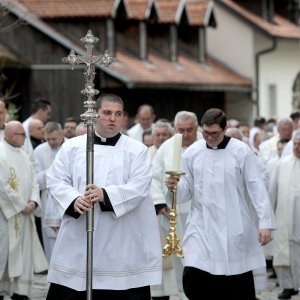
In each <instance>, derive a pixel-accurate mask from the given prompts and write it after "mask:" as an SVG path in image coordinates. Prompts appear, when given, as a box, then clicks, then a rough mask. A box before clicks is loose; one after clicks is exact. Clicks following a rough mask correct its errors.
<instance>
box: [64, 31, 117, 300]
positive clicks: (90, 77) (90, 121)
mask: <svg viewBox="0 0 300 300" xmlns="http://www.w3.org/2000/svg"><path fill="white" fill-rule="evenodd" d="M80 41H81V42H83V43H84V44H85V48H86V50H87V52H86V56H80V55H76V54H75V52H74V50H71V52H70V54H69V55H68V56H67V57H64V58H63V59H62V61H63V62H64V63H69V64H71V65H72V70H73V69H74V66H75V65H79V64H84V65H85V72H84V78H85V88H84V89H83V90H82V91H81V93H82V94H83V95H85V96H86V97H87V100H86V101H85V102H84V107H86V108H87V110H86V112H85V113H84V114H82V115H80V117H81V119H82V120H83V122H84V124H86V126H87V142H86V177H87V178H86V182H87V184H91V183H93V181H94V127H95V124H96V120H97V118H98V114H97V112H96V111H95V106H96V101H95V100H94V97H95V95H98V94H99V91H98V90H97V89H95V88H94V79H95V74H96V72H95V64H96V63H98V64H101V65H104V66H105V67H108V66H109V65H110V64H111V63H113V62H115V61H117V59H116V58H115V57H113V56H111V55H110V54H109V53H108V52H107V50H106V51H105V53H104V55H97V56H96V55H95V56H93V48H94V45H95V44H96V43H97V42H98V41H99V39H98V38H96V37H94V35H93V34H92V31H91V30H88V32H87V34H86V36H85V37H83V38H81V39H80ZM86 231H87V260H86V299H87V300H92V290H93V287H92V283H93V232H94V209H93V208H92V209H91V210H90V211H89V212H87V215H86Z"/></svg>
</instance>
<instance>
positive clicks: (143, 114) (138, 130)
mask: <svg viewBox="0 0 300 300" xmlns="http://www.w3.org/2000/svg"><path fill="white" fill-rule="evenodd" d="M136 120H137V123H136V124H135V125H133V126H132V127H131V128H130V129H128V130H127V135H128V136H130V137H132V138H133V139H135V140H137V141H140V142H143V133H144V132H145V131H147V130H150V131H152V127H153V122H154V120H155V113H154V109H153V107H152V106H150V105H148V104H143V105H141V106H140V107H139V108H138V111H137V116H136Z"/></svg>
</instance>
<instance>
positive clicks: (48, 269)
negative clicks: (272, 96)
mask: <svg viewBox="0 0 300 300" xmlns="http://www.w3.org/2000/svg"><path fill="white" fill-rule="evenodd" d="M124 109H125V107H124V103H123V100H122V99H121V98H120V97H119V96H117V95H115V94H103V95H102V96H100V97H99V98H98V99H97V102H96V107H95V111H96V112H97V121H96V124H95V130H94V132H93V133H92V139H93V144H94V174H93V176H94V178H93V179H94V180H93V182H92V183H90V182H88V180H87V177H86V168H87V161H86V147H87V139H88V132H87V126H86V125H85V124H83V123H81V122H79V121H77V119H76V118H74V117H70V118H68V119H66V121H65V122H64V124H60V123H59V122H57V121H55V119H56V118H55V116H54V115H52V113H51V112H52V105H51V102H49V101H48V100H46V99H37V100H36V101H34V102H33V104H32V114H31V115H30V116H29V117H28V119H26V120H24V121H23V123H21V122H20V121H15V120H9V118H8V114H7V107H6V104H5V102H4V101H3V100H0V128H1V131H0V133H1V135H0V137H1V142H0V149H1V150H0V165H1V174H0V203H1V214H0V222H1V226H0V231H1V257H0V299H14V300H16V299H17V300H19V299H34V298H33V296H32V294H31V293H32V290H33V285H34V281H35V277H36V276H38V275H41V274H42V275H43V276H47V281H48V285H47V291H46V292H45V296H44V297H43V298H41V299H48V300H57V299H61V300H65V299H86V297H87V296H86V294H87V286H86V277H87V270H86V257H87V255H88V253H87V252H88V249H87V246H86V245H87V233H86V222H87V221H86V215H87V214H88V213H89V212H90V211H91V210H92V209H93V213H94V229H93V261H92V298H91V299H105V300H110V299H112V300H147V299H149V300H150V299H154V300H163V299H170V300H171V299H179V300H184V299H191V300H198V299H204V300H206V299H210V300H220V299H234V300H248V299H249V300H255V299H276V298H278V299H291V298H294V299H297V294H298V289H299V287H300V263H299V261H300V246H299V243H300V231H299V230H300V229H299V228H300V223H299V222H300V221H299V216H300V206H299V203H300V202H299V201H300V184H299V177H300V112H294V113H292V114H291V115H290V116H289V117H286V118H282V119H280V120H276V119H270V120H265V118H263V117H259V118H257V119H255V120H254V123H253V126H251V125H250V124H245V123H241V122H240V121H239V120H235V119H229V120H228V119H227V117H226V115H225V113H224V112H223V111H222V110H221V109H219V108H211V109H208V110H207V111H206V112H205V113H204V114H203V115H202V116H197V115H196V114H195V113H194V112H192V111H179V112H177V113H176V115H175V116H174V119H173V120H168V119H166V118H160V119H157V118H156V115H155V111H154V109H153V107H151V106H150V105H149V104H143V105H141V106H140V107H139V109H138V110H137V114H136V116H135V117H134V118H132V120H130V122H131V123H132V125H129V124H130V122H128V118H125V117H124V115H125V116H126V114H124ZM147 132H150V139H149V138H148V141H147V143H146V142H145V137H146V135H148V134H147ZM145 133H146V134H145ZM100 166H101V167H100ZM172 195H173V198H172ZM174 195H175V200H176V201H175V202H174ZM298 202H299V203H298ZM174 220H175V225H174V222H173V221H174ZM172 224H173V225H172ZM172 226H174V227H172ZM171 228H173V229H174V228H175V235H174V232H173V235H172V230H171ZM167 249H168V251H169V252H166V250H167ZM166 253H167V254H166ZM162 254H164V255H162ZM268 277H272V278H274V279H273V280H274V282H276V285H277V291H279V292H278V293H277V294H276V296H274V298H264V297H265V296H264V295H266V294H264V291H267V290H268V282H269V280H270V279H269V278H268ZM260 297H261V298H260ZM270 297H271V296H270Z"/></svg>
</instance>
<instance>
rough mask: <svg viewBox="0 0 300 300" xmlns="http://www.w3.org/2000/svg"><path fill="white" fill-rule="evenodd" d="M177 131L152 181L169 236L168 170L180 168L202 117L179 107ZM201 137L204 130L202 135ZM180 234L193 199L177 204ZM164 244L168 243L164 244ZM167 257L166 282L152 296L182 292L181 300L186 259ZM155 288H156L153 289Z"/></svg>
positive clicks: (161, 153)
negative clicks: (182, 156)
mask: <svg viewBox="0 0 300 300" xmlns="http://www.w3.org/2000/svg"><path fill="white" fill-rule="evenodd" d="M174 129H175V135H174V136H173V137H171V138H170V139H168V140H167V141H165V142H164V143H163V144H162V145H161V146H160V147H159V149H158V150H157V153H156V155H155V157H154V159H153V161H152V172H153V177H152V183H151V196H152V198H153V200H154V204H155V208H156V212H157V214H158V215H159V216H158V218H159V222H160V228H161V232H162V234H163V235H164V236H165V237H167V235H168V232H169V227H170V222H169V212H170V208H169V207H168V206H167V201H166V196H167V188H166V186H165V179H166V176H167V175H166V174H165V172H166V171H178V170H179V164H180V154H181V153H182V152H183V151H185V149H187V147H189V146H190V145H191V144H193V143H194V142H195V141H196V140H197V139H198V135H197V129H198V120H197V116H196V115H195V114H194V113H193V112H189V111H179V112H178V113H177V114H176V116H175V120H174ZM199 137H201V134H200V136H199ZM176 210H177V214H178V216H177V226H176V228H177V234H178V236H179V237H180V239H181V238H182V236H183V232H184V227H185V221H186V217H187V215H188V212H189V210H190V202H187V203H183V204H180V205H177V208H176ZM163 246H164V245H163ZM169 259H170V257H168V258H164V262H165V266H166V267H165V270H164V272H163V285H160V286H158V287H156V288H155V293H153V295H154V296H155V297H152V298H153V299H155V300H158V299H168V296H172V295H177V294H179V297H180V300H183V299H186V298H185V296H184V293H183V288H182V272H183V264H182V260H181V259H179V258H178V257H176V256H174V255H172V257H171V259H172V266H167V265H168V264H167V263H166V262H167V260H169ZM152 290H154V289H152Z"/></svg>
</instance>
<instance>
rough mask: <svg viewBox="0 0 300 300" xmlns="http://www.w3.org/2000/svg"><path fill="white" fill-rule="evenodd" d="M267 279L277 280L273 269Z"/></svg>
mask: <svg viewBox="0 0 300 300" xmlns="http://www.w3.org/2000/svg"><path fill="white" fill-rule="evenodd" d="M269 278H270V279H276V278H277V275H276V273H275V271H274V269H273V270H272V273H271V274H270V275H269Z"/></svg>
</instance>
